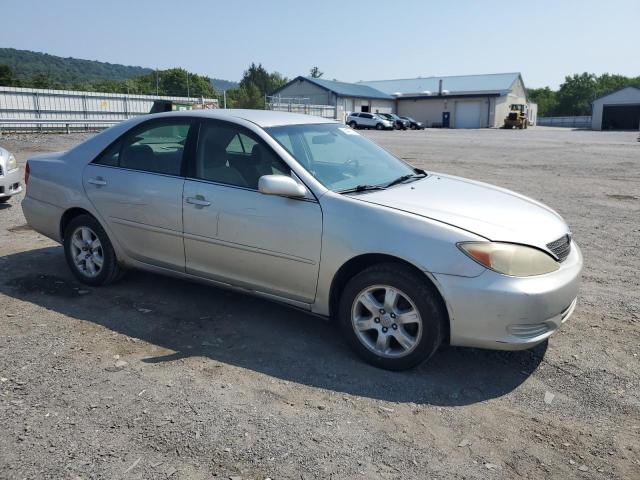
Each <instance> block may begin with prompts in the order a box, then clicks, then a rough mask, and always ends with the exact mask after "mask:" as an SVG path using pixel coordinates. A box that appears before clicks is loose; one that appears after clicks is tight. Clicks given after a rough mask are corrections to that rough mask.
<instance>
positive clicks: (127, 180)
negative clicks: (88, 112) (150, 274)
mask: <svg viewBox="0 0 640 480" xmlns="http://www.w3.org/2000/svg"><path fill="white" fill-rule="evenodd" d="M191 124H192V122H191V121H189V120H185V119H172V120H160V121H151V122H145V123H143V124H142V125H140V126H139V127H137V128H136V129H134V130H133V131H131V132H129V133H127V134H125V135H124V136H123V137H122V138H121V139H120V140H118V141H117V142H116V143H115V144H113V145H112V146H111V147H109V148H108V149H107V150H106V151H105V152H104V153H103V154H102V155H100V156H99V157H98V158H97V159H96V160H94V161H93V162H92V163H90V164H89V165H87V167H86V168H85V170H84V172H83V184H84V189H85V191H86V192H87V196H88V197H89V199H90V200H91V202H92V203H93V205H94V207H95V209H96V210H97V212H98V214H99V216H100V217H102V220H103V221H104V222H105V223H106V224H107V225H108V226H109V228H110V230H111V232H112V233H113V235H114V236H115V237H116V239H117V241H118V243H119V245H120V246H121V247H122V248H123V249H124V251H125V253H126V254H127V255H128V256H130V257H131V258H133V259H135V260H138V261H140V262H143V263H148V264H151V265H155V266H160V267H164V268H169V269H172V270H178V271H184V246H183V241H182V192H183V188H184V175H183V161H185V159H186V157H187V156H188V155H187V154H185V151H188V149H187V148H186V147H187V145H188V142H189V141H190V138H191V137H190V131H191Z"/></svg>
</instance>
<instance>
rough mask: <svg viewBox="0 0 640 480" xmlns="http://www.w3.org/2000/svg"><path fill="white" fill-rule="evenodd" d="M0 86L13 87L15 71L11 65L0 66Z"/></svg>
mask: <svg viewBox="0 0 640 480" xmlns="http://www.w3.org/2000/svg"><path fill="white" fill-rule="evenodd" d="M0 85H3V86H5V87H10V86H13V70H11V68H10V67H9V65H0Z"/></svg>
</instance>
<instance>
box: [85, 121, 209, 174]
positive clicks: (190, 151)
mask: <svg viewBox="0 0 640 480" xmlns="http://www.w3.org/2000/svg"><path fill="white" fill-rule="evenodd" d="M199 120H200V119H199V118H198V117H192V116H184V117H183V116H170V117H166V118H152V119H149V120H144V121H142V122H140V123H138V124H137V125H135V126H134V127H132V128H130V129H129V130H127V131H126V132H124V133H122V134H121V135H120V136H119V137H118V138H116V139H115V140H114V141H112V142H111V143H109V145H107V146H106V147H105V148H104V149H102V151H101V152H100V153H98V154H97V155H96V156H95V157H94V158H93V160H91V162H89V165H96V166H99V167H107V168H116V169H119V170H126V171H130V172H141V173H147V174H150V175H162V176H165V177H172V178H185V177H186V170H187V165H188V164H189V163H190V158H191V157H193V156H194V154H195V143H194V140H197V135H196V133H197V131H198V127H199ZM176 123H182V124H189V133H188V135H187V140H186V142H185V144H184V152H183V154H182V161H181V163H180V173H179V174H178V175H174V174H171V173H164V172H154V171H150V170H140V169H137V168H130V167H122V166H121V165H120V158H119V156H120V153H122V145H121V146H120V148H119V150H118V165H107V164H102V163H98V162H99V160H101V159H102V158H103V157H104V156H105V155H106V154H107V153H108V152H109V150H111V148H112V147H114V146H116V145H117V144H118V143H123V142H124V141H125V140H126V139H127V138H128V137H130V136H134V135H135V134H136V133H139V132H141V131H145V130H150V129H151V128H156V127H161V126H164V125H171V124H176ZM194 137H195V139H194Z"/></svg>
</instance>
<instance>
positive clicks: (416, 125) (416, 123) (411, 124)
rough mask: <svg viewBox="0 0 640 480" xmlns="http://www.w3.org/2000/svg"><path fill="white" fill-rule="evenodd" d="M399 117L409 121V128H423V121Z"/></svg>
mask: <svg viewBox="0 0 640 480" xmlns="http://www.w3.org/2000/svg"><path fill="white" fill-rule="evenodd" d="M400 118H401V119H403V120H406V121H407V122H409V128H410V129H411V130H424V123H422V122H419V121H417V120H415V119H413V118H411V117H400Z"/></svg>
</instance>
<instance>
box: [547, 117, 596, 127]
mask: <svg viewBox="0 0 640 480" xmlns="http://www.w3.org/2000/svg"><path fill="white" fill-rule="evenodd" d="M538 126H539V127H567V128H591V116H590V115H583V116H578V117H538Z"/></svg>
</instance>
